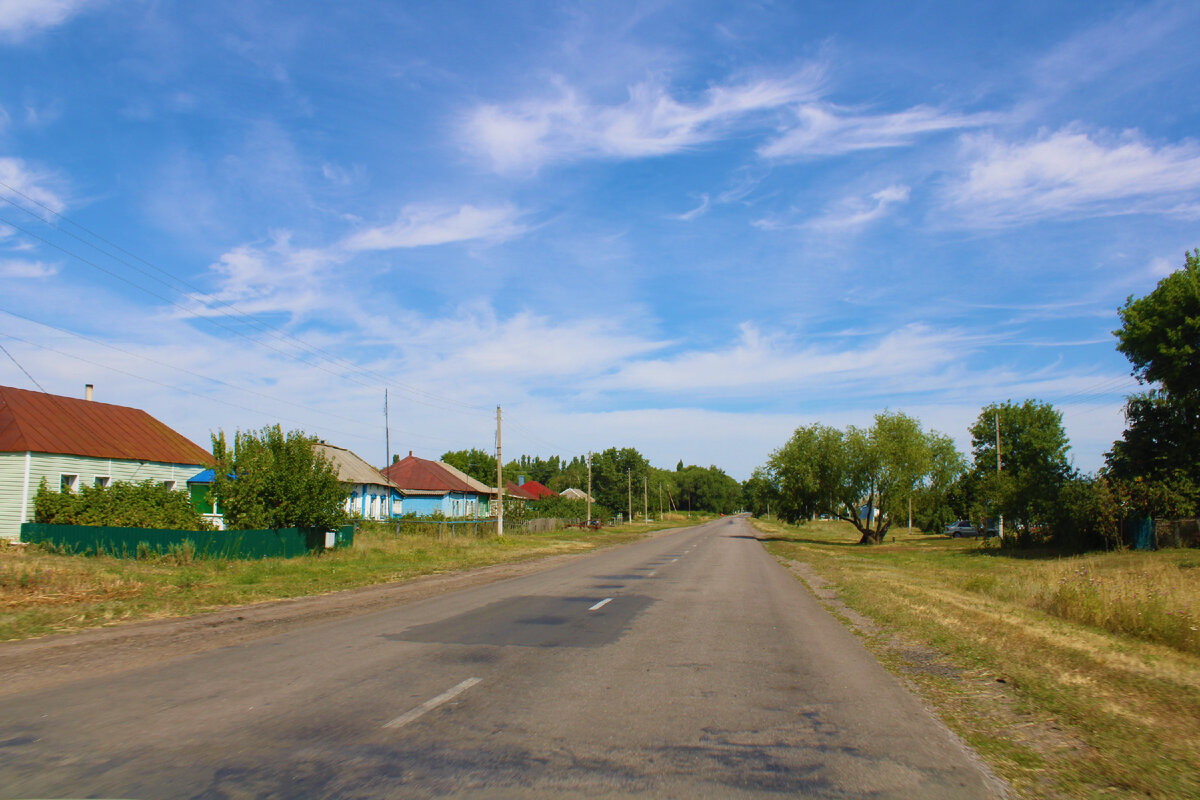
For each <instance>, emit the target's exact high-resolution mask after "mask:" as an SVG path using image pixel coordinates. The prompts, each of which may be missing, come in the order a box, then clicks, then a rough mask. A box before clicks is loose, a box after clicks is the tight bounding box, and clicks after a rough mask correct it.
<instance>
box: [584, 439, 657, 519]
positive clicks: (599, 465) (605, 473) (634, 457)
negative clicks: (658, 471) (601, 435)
mask: <svg viewBox="0 0 1200 800" xmlns="http://www.w3.org/2000/svg"><path fill="white" fill-rule="evenodd" d="M585 469H586V467H585ZM649 470H650V462H649V461H647V460H646V458H645V457H644V456H643V455H642V454H641V453H639V452H638V451H637V450H635V449H634V448H632V447H622V448H620V449H617V448H616V447H610V448H608V449H607V450H605V451H604V452H602V453H596V454H594V455H593V456H592V497H593V498H595V499H596V501H597V502H599V503H600V504H601V505H602V506H605V507H606V508H611V509H616V510H617V512H618V513H622V514H628V513H629V496H630V494H631V489H630V487H631V485H632V486H636V487H638V489H639V490H640V488H641V484H642V477H643V476H648V475H649ZM584 480H585V483H584V486H583V487H581V488H584V489H585V490H586V480H587V477H586V474H585V476H584ZM639 494H640V492H639ZM640 505H641V504H640V503H634V504H633V506H634V510H635V512H636V510H637V508H638V507H639V506H640Z"/></svg>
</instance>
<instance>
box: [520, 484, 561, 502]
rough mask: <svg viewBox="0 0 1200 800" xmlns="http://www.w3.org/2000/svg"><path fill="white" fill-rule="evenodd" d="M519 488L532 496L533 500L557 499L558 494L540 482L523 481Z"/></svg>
mask: <svg viewBox="0 0 1200 800" xmlns="http://www.w3.org/2000/svg"><path fill="white" fill-rule="evenodd" d="M521 488H522V489H523V490H524V491H526V492H528V493H529V494H531V495H533V497H534V499H535V500H540V499H542V498H543V497H558V492H556V491H554V490H553V489H551V488H550V487H549V486H547V485H546V484H544V483H542V482H540V481H525V482H524V483H522V484H521Z"/></svg>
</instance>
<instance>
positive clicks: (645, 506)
mask: <svg viewBox="0 0 1200 800" xmlns="http://www.w3.org/2000/svg"><path fill="white" fill-rule="evenodd" d="M646 480H647V479H646V476H645V475H643V476H642V522H645V521H646V518H647V517H649V516H650V492H649V489H648V485H647V482H646Z"/></svg>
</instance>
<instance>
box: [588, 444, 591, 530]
mask: <svg viewBox="0 0 1200 800" xmlns="http://www.w3.org/2000/svg"><path fill="white" fill-rule="evenodd" d="M591 521H592V451H591V450H588V493H587V522H588V524H590V523H591Z"/></svg>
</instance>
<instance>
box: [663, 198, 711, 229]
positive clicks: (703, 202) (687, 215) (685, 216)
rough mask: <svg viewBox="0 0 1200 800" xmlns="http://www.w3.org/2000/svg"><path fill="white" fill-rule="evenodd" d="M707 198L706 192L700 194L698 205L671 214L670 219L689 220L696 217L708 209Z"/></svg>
mask: <svg viewBox="0 0 1200 800" xmlns="http://www.w3.org/2000/svg"><path fill="white" fill-rule="evenodd" d="M708 206H709V199H708V195H707V194H702V195H700V205H698V206H696V207H695V208H693V209H692V210H691V211H685V212H683V213H682V214H672V215H671V219H677V220H679V221H680V222H691V221H692V220H694V219H695V218H696V217H698V216H700V215H701V214H703V213H705V212H706V211H708Z"/></svg>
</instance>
